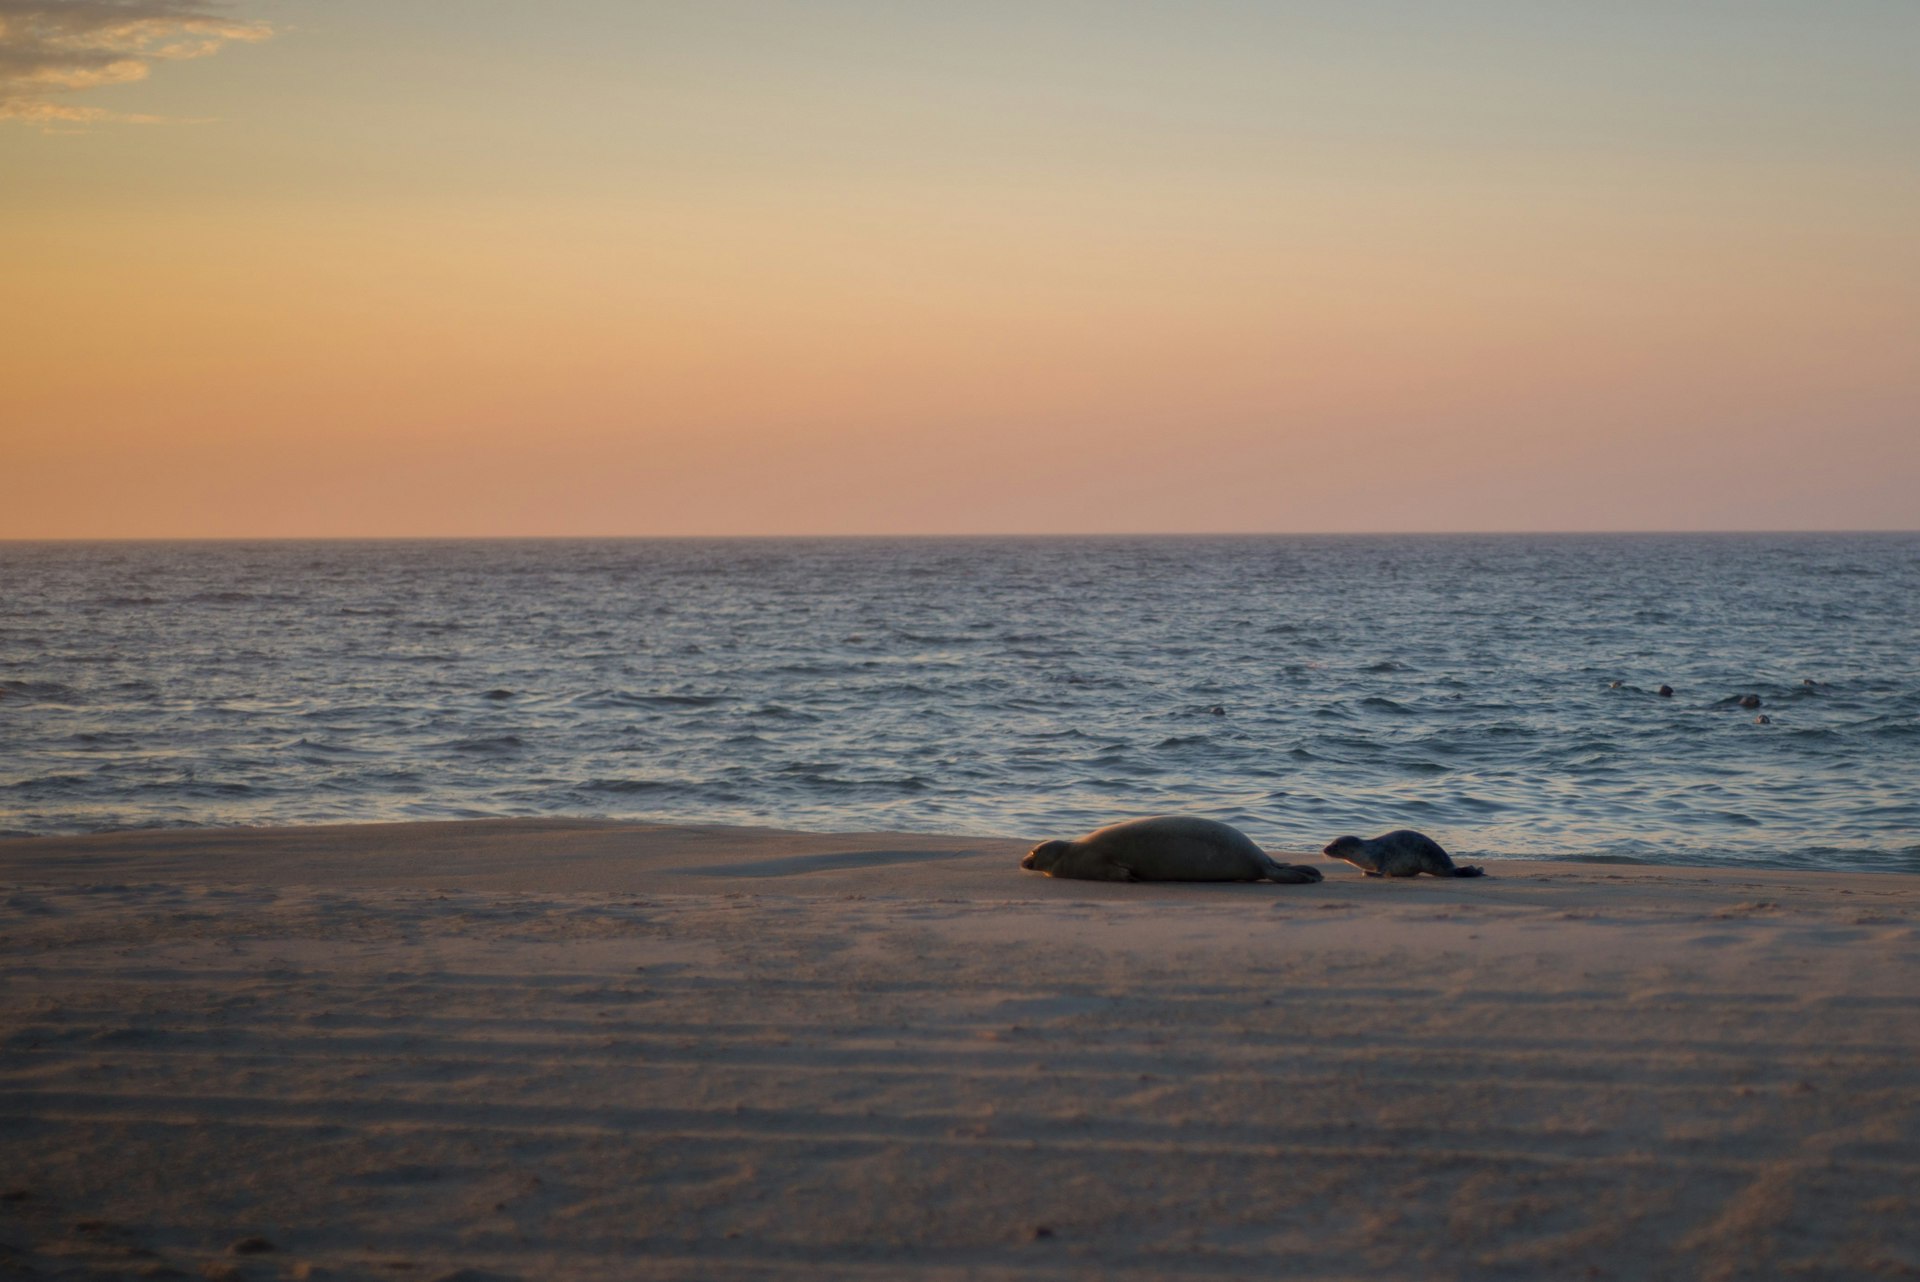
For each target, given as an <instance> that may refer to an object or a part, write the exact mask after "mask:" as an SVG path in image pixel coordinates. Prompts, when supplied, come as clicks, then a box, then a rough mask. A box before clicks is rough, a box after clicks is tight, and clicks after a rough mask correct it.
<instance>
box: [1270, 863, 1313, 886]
mask: <svg viewBox="0 0 1920 1282" xmlns="http://www.w3.org/2000/svg"><path fill="white" fill-rule="evenodd" d="M1267 880H1268V881H1277V882H1282V883H1284V884H1286V885H1290V886H1304V885H1306V884H1308V883H1309V882H1315V881H1324V880H1325V878H1324V877H1323V876H1322V875H1321V873H1320V870H1319V869H1318V868H1315V867H1314V866H1313V865H1312V864H1283V863H1281V862H1279V861H1278V860H1275V859H1268V860H1267Z"/></svg>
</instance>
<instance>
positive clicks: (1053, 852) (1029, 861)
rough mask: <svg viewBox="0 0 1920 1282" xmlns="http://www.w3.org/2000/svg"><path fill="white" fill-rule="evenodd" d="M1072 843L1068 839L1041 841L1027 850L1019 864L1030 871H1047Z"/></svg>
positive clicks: (1057, 861)
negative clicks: (1025, 855)
mask: <svg viewBox="0 0 1920 1282" xmlns="http://www.w3.org/2000/svg"><path fill="white" fill-rule="evenodd" d="M1072 845H1073V843H1072V842H1070V841H1043V842H1041V843H1040V844H1039V845H1037V846H1035V847H1034V848H1033V849H1032V850H1029V851H1028V852H1027V857H1026V858H1025V859H1022V860H1021V861H1020V866H1021V867H1022V868H1025V869H1027V870H1029V871H1030V872H1047V871H1050V870H1051V869H1052V868H1053V866H1054V865H1055V864H1057V863H1059V862H1060V856H1062V855H1064V854H1066V853H1067V850H1068V849H1069V848H1070V847H1071V846H1072Z"/></svg>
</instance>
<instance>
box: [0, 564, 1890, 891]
mask: <svg viewBox="0 0 1920 1282" xmlns="http://www.w3.org/2000/svg"><path fill="white" fill-rule="evenodd" d="M1916 622H1920V536H1916V535H1907V534H1888V535H1804V534H1791V535H1618V536H1571V535H1565V536H1544V535H1543V536H1517V535H1513V536H1419V537H1415V536H1372V537H1336V536H1319V537H1304V536H1301V537H1294V536H1272V537H1264V536H1263V537H1235V538H1226V537H1220V538H1214V537H1160V538H1122V537H1114V538H1058V539H1016V538H1001V539H986V538H983V539H840V540H828V539H821V540H712V541H702V540H579V541H565V540H554V541H549V540H526V541H445V542H436V541H404V542H270V543H12V544H0V832H4V833H6V834H9V835H26V834H45V833H71V832H85V831H95V830H102V829H109V828H125V827H147V826H167V825H207V824H269V823H272V824H279V823H316V822H345V821H355V822H358V821H373V820H405V819H434V818H450V817H471V816H492V815H604V816H617V817H630V818H646V819H661V820H680V821H705V822H739V823H752V824H774V825H781V826H787V827H795V828H810V829H820V830H873V829H900V830H917V831H950V832H972V833H1003V834H1008V835H1015V836H1024V837H1042V836H1050V835H1063V834H1071V833H1073V832H1077V831H1081V830H1084V829H1085V828H1087V827H1089V826H1091V825H1093V824H1096V823H1100V822H1105V821H1108V820H1111V819H1114V818H1117V817H1122V816H1129V815H1141V814H1153V813H1164V812H1170V811H1180V812H1192V813H1198V814H1204V815H1209V816H1212V817H1215V818H1218V819H1223V820H1226V821H1228V822H1230V823H1234V824H1236V825H1239V826H1242V827H1244V828H1245V829H1246V830H1247V831H1248V832H1249V833H1250V834H1251V835H1253V836H1254V837H1255V838H1256V839H1258V840H1260V841H1261V842H1262V843H1263V844H1266V845H1268V846H1270V847H1274V848H1286V849H1294V850H1307V849H1312V850H1317V849H1318V848H1319V847H1320V846H1321V845H1323V844H1325V842H1326V841H1328V840H1329V839H1331V838H1332V837H1334V836H1337V835H1339V834H1341V833H1346V832H1355V833H1361V834H1372V833H1378V832H1381V831H1384V830H1386V829H1389V828H1395V827H1403V826H1405V827H1417V828H1420V829H1422V830H1424V831H1426V832H1428V833H1431V834H1432V835H1434V836H1435V837H1436V838H1438V839H1439V840H1440V841H1441V842H1442V843H1443V844H1444V845H1446V846H1447V847H1448V848H1449V849H1452V850H1453V851H1455V852H1456V853H1457V854H1460V855H1462V856H1466V857H1475V858H1478V857H1491V858H1499V857H1502V856H1507V857H1529V858H1543V857H1545V858H1552V857H1587V858H1590V857H1594V856H1600V857H1610V858H1619V859H1641V860H1649V861H1655V862H1678V863H1725V862H1749V863H1762V864H1774V865H1789V866H1802V867H1846V868H1875V869H1902V870H1908V871H1920V659H1917V658H1916V655H1920V627H1916ZM1616 683H1618V684H1617V685H1616ZM1662 683H1665V684H1668V685H1671V686H1672V687H1673V689H1674V694H1673V695H1672V696H1671V697H1662V696H1660V695H1659V694H1658V693H1657V691H1658V688H1659V686H1660V685H1661V684H1662ZM1745 694H1753V695H1757V696H1759V698H1760V700H1761V705H1760V708H1759V709H1758V710H1757V711H1756V710H1754V709H1752V708H1746V707H1742V706H1740V704H1739V702H1738V700H1739V697H1740V696H1741V695H1745ZM1762 717H1764V718H1766V720H1765V721H1762V720H1761V719H1760V718H1762Z"/></svg>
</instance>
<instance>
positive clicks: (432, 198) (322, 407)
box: [0, 0, 1920, 538]
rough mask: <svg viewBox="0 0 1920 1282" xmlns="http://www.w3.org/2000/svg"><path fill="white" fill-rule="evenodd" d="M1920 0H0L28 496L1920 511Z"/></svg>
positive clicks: (156, 512)
mask: <svg viewBox="0 0 1920 1282" xmlns="http://www.w3.org/2000/svg"><path fill="white" fill-rule="evenodd" d="M1916 67H1920V4H1915V3H1913V2H1912V0H1821V2H1819V3H1814V2H1811V0H1809V2H1806V3H1785V2H1780V0H1741V2H1739V3H1733V2H1731V0H1728V2H1725V3H1701V2H1695V0H1668V2H1665V3H1651V2H1649V3H1638V2H1636V0H1629V2H1625V3H1619V4H1611V3H1610V4H1574V3H1557V2H1550V0H1549V2H1542V0H1473V2H1468V0H1430V2H1423V3H1416V2H1415V0H1339V2H1337V3H1336V2H1333V0H1328V2H1325V3H1320V2H1302V3H1254V2H1252V0H1187V2H1184V3H1126V2H1124V0H1108V2H1106V3H1100V4H1093V3H1053V2H1048V0H1033V2H1030V3H1026V2H1023V3H998V2H993V0H988V2H984V3H967V4H919V3H877V2H876V3H851V2H844V0H820V2H818V3H775V2H773V0H753V2H748V0H699V2H697V3H694V2H688V3H674V4H657V3H645V2H639V3H629V2H619V3H616V2H614V0H565V2H562V3H549V4H531V3H526V4H506V3H485V4H480V3H475V4H467V3H461V4H453V3H436V2H434V0H407V2H405V3H397V2H395V0H380V2H378V3H375V2H373V0H235V2H234V3H232V4H227V5H222V6H213V5H201V4H194V3H187V2H184V0H120V2H113V0H68V2H64V3H61V2H54V0H0V301H3V302H4V306H3V307H0V337H4V343H3V344H0V443H4V458H5V470H4V474H3V475H4V481H3V482H0V484H3V485H4V490H3V491H0V492H3V493H4V494H5V501H4V502H0V537H5V538H48V537H55V538H64V537H146V536H154V537H188V536H193V537H198V536H217V537H236V536H240V537H252V536H309V535H312V536H353V535H569V534H582V535H615V534H634V535H652V534H788V533H793V534H811V533H830V534H838V533H970V532H979V533H992V532H1033V533H1053V532H1078V531H1087V532H1104V531H1116V532H1117V531H1262V530H1272V531H1308V530H1324V531H1364V530H1611V529H1664V530H1685V529H1875V528H1880V529H1912V528H1916V527H1920V75H1917V74H1916V73H1915V68H1916Z"/></svg>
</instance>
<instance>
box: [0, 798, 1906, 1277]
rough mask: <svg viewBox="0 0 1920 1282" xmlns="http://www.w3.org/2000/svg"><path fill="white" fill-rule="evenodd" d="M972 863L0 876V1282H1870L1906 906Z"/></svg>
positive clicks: (305, 832)
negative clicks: (1344, 1281)
mask: <svg viewBox="0 0 1920 1282" xmlns="http://www.w3.org/2000/svg"><path fill="white" fill-rule="evenodd" d="M1026 844H1027V843H1026V842H1025V841H1016V840H1008V839H985V838H963V837H936V836H927V835H899V834H855V835H825V834H801V833H785V832H776V831H767V830H758V829H743V828H719V827H691V826H664V825H644V824H616V823H596V822H562V821H547V820H541V821H531V820H530V821H483V822H471V823H435V824H411V825H370V826H354V827H313V828H287V829H224V830H207V831H158V832H155V831H149V832H138V833H121V834H109V835H101V836H89V837H72V838H34V839H17V840H11V841H5V842H0V883H4V884H3V885H0V975H3V976H4V984H0V1276H7V1277H13V1276H19V1277H34V1276H42V1275H47V1276H63V1277H64V1276H81V1277H95V1276H112V1277H120V1276H127V1277H178V1276H183V1275H184V1276H215V1277H223V1276H224V1277H244V1278H261V1279H265V1278H279V1277H296V1278H298V1277H305V1278H321V1277H419V1278H454V1277H458V1278H465V1279H481V1278H503V1277H512V1278H526V1279H535V1278H689V1279H691V1278H790V1277H835V1278H838V1277H845V1278H940V1279H949V1278H952V1279H959V1278H981V1279H999V1278H1009V1279H1010V1278H1036V1279H1038V1278H1110V1277H1112V1278H1154V1277H1204V1278H1211V1277H1281V1276H1284V1277H1290V1278H1329V1279H1330V1278H1354V1277H1378V1278H1387V1277H1396V1278H1399V1277H1425V1278H1481V1277H1552V1278H1579V1277H1594V1278H1697V1277H1704V1278H1754V1277H1771V1276H1783V1277H1837V1276H1889V1277H1900V1276H1914V1275H1920V1018H1916V1001H1917V1000H1920V947H1917V946H1916V945H1920V883H1916V882H1915V880H1914V879H1913V878H1911V877H1905V876H1898V875H1875V874H1864V873H1852V874H1849V873H1793V872H1773V871H1749V870H1724V869H1721V870H1708V869H1700V868H1673V867H1651V866H1633V865H1622V864H1598V863H1594V864H1581V863H1518V862H1503V863H1495V864H1491V865H1489V866H1488V871H1489V874H1490V875H1489V876H1488V877H1487V878H1485V879H1483V880H1475V881H1435V880H1432V879H1429V878H1420V879H1418V880H1416V881H1384V882H1383V881H1377V880H1366V879H1363V878H1362V877H1361V876H1360V875H1359V874H1358V873H1357V872H1356V871H1354V870H1352V869H1349V868H1347V867H1345V866H1344V865H1337V864H1331V863H1326V864H1323V866H1324V868H1325V870H1326V872H1327V880H1326V881H1325V882H1324V883H1323V884H1320V885H1314V886H1274V885H1267V884H1258V885H1213V886H1204V885H1107V884H1092V883H1075V882H1063V881H1053V880H1048V879H1046V878H1042V877H1039V876H1036V875H1033V874H1029V873H1022V872H1020V871H1019V870H1018V869H1017V868H1016V867H1015V864H1016V861H1017V859H1018V857H1019V854H1020V853H1021V851H1022V850H1023V849H1024V848H1025V846H1026ZM1294 857H1295V858H1296V859H1298V860H1301V861H1306V860H1309V859H1315V857H1314V856H1311V855H1307V854H1300V855H1296V856H1294ZM1315 861H1316V862H1319V861H1317V859H1315Z"/></svg>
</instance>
